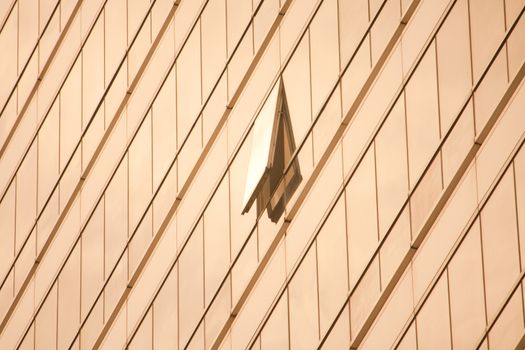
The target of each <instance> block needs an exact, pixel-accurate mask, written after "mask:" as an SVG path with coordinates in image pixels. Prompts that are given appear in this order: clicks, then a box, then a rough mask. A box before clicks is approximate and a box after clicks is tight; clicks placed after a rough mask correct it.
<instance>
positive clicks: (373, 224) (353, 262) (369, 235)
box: [346, 149, 378, 288]
mask: <svg viewBox="0 0 525 350" xmlns="http://www.w3.org/2000/svg"><path fill="white" fill-rule="evenodd" d="M346 217H347V225H348V226H347V230H348V265H349V268H350V271H349V272H350V288H352V287H353V286H354V285H355V283H356V282H357V280H358V278H359V276H360V275H361V272H362V271H363V268H364V267H365V266H366V264H367V263H368V261H369V259H370V257H371V255H372V253H373V251H374V249H375V247H376V245H377V240H378V234H377V203H376V184H375V168H374V150H373V149H371V150H369V151H368V152H367V153H366V155H365V156H364V158H363V160H362V162H361V164H360V166H359V168H357V171H356V172H355V173H354V176H353V177H352V178H351V179H350V182H349V183H348V185H347V187H346Z"/></svg>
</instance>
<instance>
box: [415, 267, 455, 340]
mask: <svg viewBox="0 0 525 350" xmlns="http://www.w3.org/2000/svg"><path fill="white" fill-rule="evenodd" d="M448 310H449V302H448V280H447V275H446V274H444V275H442V276H441V278H440V279H439V281H438V282H437V284H436V285H435V286H434V289H433V290H432V292H431V293H430V296H429V297H428V299H427V300H426V301H425V304H423V307H422V309H421V310H420V312H419V313H418V315H417V318H416V323H417V343H418V349H419V350H426V349H435V347H436V344H440V345H439V347H440V349H450V346H451V345H450V344H451V343H450V324H449V320H450V318H449V314H448Z"/></svg>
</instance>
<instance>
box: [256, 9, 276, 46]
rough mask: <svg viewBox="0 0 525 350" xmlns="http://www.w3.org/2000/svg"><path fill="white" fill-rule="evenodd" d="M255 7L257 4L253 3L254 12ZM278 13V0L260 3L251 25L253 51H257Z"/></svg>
mask: <svg viewBox="0 0 525 350" xmlns="http://www.w3.org/2000/svg"><path fill="white" fill-rule="evenodd" d="M256 6H257V4H255V3H254V4H253V9H254V10H255V8H256ZM278 13H279V0H267V1H264V2H263V3H262V5H261V8H260V9H259V12H257V16H256V17H255V19H254V23H253V43H254V46H255V50H257V49H259V47H260V46H261V43H262V41H263V40H264V38H265V37H266V34H267V33H268V31H269V29H270V27H271V26H272V24H273V23H274V21H275V19H276V17H277V14H278Z"/></svg>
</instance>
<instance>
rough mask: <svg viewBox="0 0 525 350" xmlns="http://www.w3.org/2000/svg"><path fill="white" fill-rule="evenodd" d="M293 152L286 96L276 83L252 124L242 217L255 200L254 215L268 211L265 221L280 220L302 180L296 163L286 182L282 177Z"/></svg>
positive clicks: (293, 145) (290, 170) (279, 84)
mask: <svg viewBox="0 0 525 350" xmlns="http://www.w3.org/2000/svg"><path fill="white" fill-rule="evenodd" d="M294 151H295V142H294V137H293V130H292V124H291V122H290V114H289V110H288V105H287V102H286V94H285V91H284V85H283V83H282V80H279V82H278V83H277V84H275V87H274V88H273V90H272V91H271V93H270V95H269V96H268V99H267V100H266V102H265V104H264V106H263V107H262V109H261V111H260V113H259V115H258V116H257V120H256V121H255V125H254V133H253V142H252V150H251V155H250V162H249V168H248V177H247V180H246V187H245V191H244V200H243V206H244V210H243V214H244V213H246V212H248V211H249V210H250V208H251V206H252V204H253V202H254V201H255V200H257V215H260V214H261V213H262V212H263V211H264V209H268V217H269V218H270V219H271V220H272V221H273V222H277V221H278V220H279V218H280V217H281V215H282V214H283V212H284V208H285V205H286V203H287V201H288V199H289V198H290V197H291V196H292V195H293V193H294V192H295V190H296V189H297V187H298V186H299V183H300V182H301V180H302V177H301V172H300V168H299V162H298V161H297V159H295V160H294V161H293V163H292V165H291V167H290V169H289V170H288V172H287V176H286V178H285V177H284V176H283V174H284V171H285V169H286V167H287V166H288V164H289V163H290V160H291V158H292V155H293V153H294Z"/></svg>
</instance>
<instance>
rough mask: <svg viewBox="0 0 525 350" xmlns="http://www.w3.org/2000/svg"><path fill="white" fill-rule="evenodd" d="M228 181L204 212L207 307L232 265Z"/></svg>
mask: <svg viewBox="0 0 525 350" xmlns="http://www.w3.org/2000/svg"><path fill="white" fill-rule="evenodd" d="M228 197H229V191H228V179H224V180H223V181H222V182H221V184H220V186H219V188H218V189H217V191H216V192H215V194H214V195H213V198H212V200H211V202H210V203H209V204H208V207H207V208H206V211H205V212H204V223H203V226H204V276H205V283H204V285H205V291H204V292H205V293H204V295H205V304H206V305H207V304H208V303H209V302H210V301H211V298H212V297H213V295H214V294H215V292H216V291H217V289H218V288H219V285H220V283H221V282H222V280H223V278H224V275H226V272H227V270H228V267H229V265H230V226H229V221H230V220H229V217H230V213H229V208H230V203H229V198H228Z"/></svg>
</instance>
